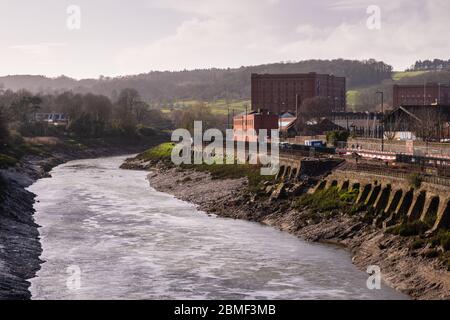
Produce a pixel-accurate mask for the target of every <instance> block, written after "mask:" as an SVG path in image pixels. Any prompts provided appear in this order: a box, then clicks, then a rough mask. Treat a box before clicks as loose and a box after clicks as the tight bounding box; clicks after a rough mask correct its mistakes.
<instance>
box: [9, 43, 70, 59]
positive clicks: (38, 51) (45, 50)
mask: <svg viewBox="0 0 450 320" xmlns="http://www.w3.org/2000/svg"><path fill="white" fill-rule="evenodd" d="M66 46H67V44H66V43H62V42H42V43H36V44H23V45H13V46H9V47H8V48H9V49H13V50H17V51H20V52H21V53H25V54H29V55H33V56H36V57H48V56H49V55H51V54H52V53H53V49H54V48H61V47H66Z"/></svg>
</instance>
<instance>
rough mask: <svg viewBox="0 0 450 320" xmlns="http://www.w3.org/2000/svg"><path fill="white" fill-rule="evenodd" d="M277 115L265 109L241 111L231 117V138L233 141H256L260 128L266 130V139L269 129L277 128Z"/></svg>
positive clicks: (268, 136)
mask: <svg viewBox="0 0 450 320" xmlns="http://www.w3.org/2000/svg"><path fill="white" fill-rule="evenodd" d="M278 128H279V124H278V116H277V115H276V114H273V113H270V112H268V111H266V110H260V111H252V112H250V113H242V114H240V115H238V116H236V117H234V119H233V132H234V135H233V139H234V140H235V141H248V142H250V141H257V140H258V135H259V133H260V130H261V129H266V130H267V136H266V137H267V139H270V138H271V130H278Z"/></svg>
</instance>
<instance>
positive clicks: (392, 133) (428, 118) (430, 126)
mask: <svg viewBox="0 0 450 320" xmlns="http://www.w3.org/2000/svg"><path fill="white" fill-rule="evenodd" d="M449 124H450V105H414V106H400V107H398V108H395V109H394V110H393V111H391V112H390V113H389V114H387V115H386V116H385V119H384V131H385V136H386V137H387V138H389V139H398V140H404V139H407V138H411V139H412V140H415V139H421V140H425V141H440V140H444V139H449V138H450V126H449Z"/></svg>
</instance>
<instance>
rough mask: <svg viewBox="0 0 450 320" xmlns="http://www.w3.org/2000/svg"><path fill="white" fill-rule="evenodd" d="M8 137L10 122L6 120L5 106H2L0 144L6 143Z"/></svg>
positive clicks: (0, 111) (0, 108)
mask: <svg viewBox="0 0 450 320" xmlns="http://www.w3.org/2000/svg"><path fill="white" fill-rule="evenodd" d="M8 138H9V130H8V124H7V122H6V116H5V108H4V107H0V144H4V143H5V142H6V141H7V140H8ZM0 148H1V145H0Z"/></svg>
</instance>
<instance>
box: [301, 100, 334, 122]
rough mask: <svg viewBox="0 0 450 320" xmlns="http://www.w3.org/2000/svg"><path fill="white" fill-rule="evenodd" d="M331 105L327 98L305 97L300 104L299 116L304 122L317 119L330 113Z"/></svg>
mask: <svg viewBox="0 0 450 320" xmlns="http://www.w3.org/2000/svg"><path fill="white" fill-rule="evenodd" d="M331 110H332V107H331V105H330V102H329V101H328V99H327V98H323V97H314V98H308V99H305V100H304V101H303V103H302V105H301V106H300V112H299V113H300V116H301V118H302V120H303V121H304V122H308V121H311V120H317V121H318V120H319V119H320V118H322V117H325V116H328V115H330V113H331Z"/></svg>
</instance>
